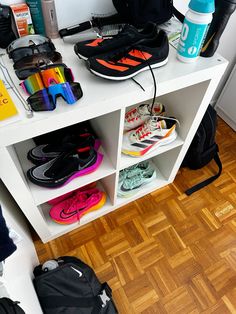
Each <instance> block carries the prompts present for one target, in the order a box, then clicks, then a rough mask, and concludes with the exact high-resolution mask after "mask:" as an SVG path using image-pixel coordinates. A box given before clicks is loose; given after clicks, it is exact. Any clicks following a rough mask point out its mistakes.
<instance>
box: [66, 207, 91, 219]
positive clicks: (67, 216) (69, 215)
mask: <svg viewBox="0 0 236 314" xmlns="http://www.w3.org/2000/svg"><path fill="white" fill-rule="evenodd" d="M86 207H87V206H84V207H82V208H79V209H78V210H74V211H73V212H68V213H67V212H65V211H64V209H63V210H62V211H61V212H60V217H61V219H68V218H70V217H73V216H74V215H77V213H78V212H80V211H81V210H84V209H85V208H86Z"/></svg>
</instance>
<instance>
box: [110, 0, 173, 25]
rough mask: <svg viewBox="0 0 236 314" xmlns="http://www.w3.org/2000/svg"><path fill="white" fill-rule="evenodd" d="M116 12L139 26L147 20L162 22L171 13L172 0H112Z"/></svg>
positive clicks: (168, 17)
mask: <svg viewBox="0 0 236 314" xmlns="http://www.w3.org/2000/svg"><path fill="white" fill-rule="evenodd" d="M112 2H113V4H114V6H115V8H116V10H117V12H118V14H119V15H120V16H121V17H123V18H124V19H125V20H126V21H127V22H128V23H130V24H133V25H134V26H137V27H140V26H143V25H144V24H145V23H147V22H154V23H156V24H162V23H164V22H166V21H168V20H169V19H170V18H171V16H172V15H173V1H172V0H112Z"/></svg>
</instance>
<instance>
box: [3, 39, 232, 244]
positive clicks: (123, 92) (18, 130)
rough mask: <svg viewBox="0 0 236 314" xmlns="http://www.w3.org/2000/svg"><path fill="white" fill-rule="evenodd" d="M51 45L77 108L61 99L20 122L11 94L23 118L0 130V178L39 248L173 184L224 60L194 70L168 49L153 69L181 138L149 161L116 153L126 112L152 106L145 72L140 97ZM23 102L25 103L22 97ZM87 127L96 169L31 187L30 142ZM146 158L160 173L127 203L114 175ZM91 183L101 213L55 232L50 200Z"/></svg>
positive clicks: (66, 48)
mask: <svg viewBox="0 0 236 314" xmlns="http://www.w3.org/2000/svg"><path fill="white" fill-rule="evenodd" d="M55 45H56V47H57V50H58V51H59V52H61V54H62V56H63V61H64V63H65V64H67V66H69V67H71V68H72V70H73V73H74V76H75V81H79V82H80V83H81V86H82V89H83V92H84V96H83V98H81V99H80V100H79V101H78V102H77V103H76V104H75V105H67V104H65V103H64V102H63V101H62V100H58V104H57V108H56V109H55V111H53V112H41V113H35V114H34V117H33V118H31V119H29V118H27V117H26V116H25V115H24V112H23V108H22V105H21V104H20V103H19V101H18V99H17V98H16V97H15V95H14V93H11V91H10V93H11V95H12V98H13V100H14V102H15V104H16V106H17V108H18V109H19V111H20V112H21V116H20V118H21V119H19V121H16V122H14V123H10V124H7V125H2V126H1V128H0V177H1V179H2V181H3V182H4V184H5V185H6V187H7V188H8V190H9V191H10V193H11V194H12V196H13V197H14V199H15V200H16V202H17V203H18V205H19V207H20V208H21V210H22V211H23V212H24V214H25V216H26V217H27V218H28V220H29V222H30V223H31V225H32V226H33V228H34V229H35V230H36V232H37V233H38V235H39V236H40V238H41V239H42V241H43V242H47V241H49V240H52V239H54V238H56V237H58V236H61V235H63V234H65V233H67V232H69V231H71V230H73V229H75V228H79V227H80V226H81V225H83V224H86V223H88V222H90V221H92V220H94V219H96V218H98V217H101V216H103V215H105V214H107V213H109V212H111V211H113V210H115V209H116V208H118V207H121V206H123V205H125V204H127V203H129V202H131V201H133V200H135V199H137V198H139V197H141V196H143V195H145V194H148V193H150V192H152V191H154V190H156V189H159V188H161V187H163V186H165V185H167V184H170V183H171V182H173V180H174V178H175V176H176V174H177V171H178V169H179V167H180V165H181V162H182V160H183V158H184V156H185V154H186V151H187V149H188V147H189V145H190V143H191V140H192V138H193V136H194V134H195V132H196V130H197V128H198V125H199V123H200V121H201V119H202V117H203V115H204V113H205V111H206V109H207V106H208V104H209V103H210V101H211V98H212V96H213V94H214V91H215V89H216V87H217V85H218V83H219V81H220V79H221V77H222V75H223V73H224V71H225V69H226V66H227V61H226V60H225V59H223V58H222V57H221V56H219V55H216V56H214V57H212V58H208V59H207V58H200V59H199V60H198V61H197V62H196V63H193V64H184V63H181V62H179V61H178V60H177V59H176V51H175V50H174V49H173V48H170V55H169V62H168V64H167V65H166V66H164V67H162V68H160V69H155V70H154V74H155V78H156V82H157V100H158V101H160V102H162V103H163V104H164V105H165V107H166V111H167V114H168V115H171V116H175V117H176V118H178V120H179V121H180V126H178V128H177V132H178V138H177V140H176V141H175V142H173V143H171V144H170V145H167V146H163V147H160V148H158V149H157V150H154V151H152V152H151V154H149V155H145V156H143V157H139V158H132V157H129V156H125V155H122V154H121V143H122V136H123V124H124V116H125V112H126V110H128V109H129V108H130V107H132V106H135V105H137V104H139V103H143V102H151V99H152V97H153V91H154V89H153V79H152V76H151V73H150V71H146V72H143V73H141V74H139V75H137V76H136V78H135V79H136V80H137V81H138V82H139V83H140V84H141V85H142V86H143V87H144V89H145V91H143V90H141V89H140V88H139V87H138V86H137V85H136V84H135V83H134V82H133V81H132V80H126V81H122V82H114V81H108V80H104V79H101V78H98V77H96V76H94V75H92V74H91V73H90V72H89V71H88V70H87V69H86V67H85V65H84V61H82V60H79V59H78V58H77V56H76V55H75V54H74V52H73V46H72V45H70V44H64V43H63V42H62V41H61V40H56V41H55ZM4 62H5V64H6V65H7V66H8V68H9V71H10V73H11V74H12V77H13V78H14V81H15V83H16V85H18V84H19V81H18V80H17V77H16V76H15V74H14V72H13V69H12V64H11V62H10V61H9V60H8V58H7V56H4ZM22 95H23V93H22ZM23 97H25V98H26V96H25V95H23ZM86 120H90V122H91V124H92V126H93V128H94V130H95V131H96V133H97V134H98V135H99V137H100V139H101V142H102V151H103V153H104V160H103V162H102V165H101V166H100V168H99V169H98V170H97V171H95V172H93V173H91V174H89V175H86V176H83V177H80V178H76V179H75V180H72V181H71V182H70V183H69V184H67V185H65V186H63V187H60V188H56V189H55V188H54V189H49V188H42V187H39V186H37V185H34V184H32V183H31V182H29V181H28V179H27V178H26V175H25V174H26V171H27V169H29V168H30V167H32V166H33V165H32V164H31V163H30V162H29V161H28V160H27V157H26V155H27V152H28V150H29V149H30V148H32V147H33V146H34V145H35V144H34V142H33V140H32V139H33V138H34V137H36V136H38V135H41V134H45V133H49V132H51V131H54V130H57V129H61V128H64V127H67V126H70V125H73V124H77V123H80V122H82V121H86ZM147 159H150V160H152V162H153V164H154V165H155V167H156V169H157V178H156V180H154V181H153V182H151V183H150V184H149V185H146V186H145V187H144V188H143V189H142V191H141V192H139V193H137V194H136V195H134V196H133V197H131V198H124V199H122V198H119V197H117V185H118V177H119V171H120V170H121V169H124V168H126V167H129V166H131V165H134V164H136V163H138V162H140V161H142V160H147ZM94 181H98V185H99V186H100V187H101V188H102V189H104V190H105V191H106V194H107V202H106V204H105V206H103V207H102V208H101V209H99V210H97V211H94V212H91V213H88V214H87V215H85V216H83V217H82V219H81V221H80V223H75V224H73V225H59V224H56V223H55V222H53V221H51V219H50V217H49V206H48V205H47V201H48V200H50V199H52V198H54V197H57V196H59V195H62V194H65V193H67V192H69V191H73V190H75V189H77V188H78V187H81V186H84V185H86V184H88V183H90V182H94Z"/></svg>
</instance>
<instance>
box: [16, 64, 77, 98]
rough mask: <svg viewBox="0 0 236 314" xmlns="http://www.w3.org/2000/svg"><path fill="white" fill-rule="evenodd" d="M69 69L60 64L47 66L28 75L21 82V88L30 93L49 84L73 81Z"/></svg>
mask: <svg viewBox="0 0 236 314" xmlns="http://www.w3.org/2000/svg"><path fill="white" fill-rule="evenodd" d="M73 79H74V77H73V74H72V72H71V69H69V68H67V67H65V66H63V65H61V66H57V67H53V68H49V69H46V70H43V71H40V72H38V73H35V74H33V75H31V76H30V77H28V78H27V79H26V80H24V82H22V83H21V86H22V88H23V89H24V90H25V91H26V92H27V93H28V94H30V95H32V94H34V93H36V92H37V91H39V90H41V89H43V88H45V87H50V86H51V85H55V84H61V83H65V82H73Z"/></svg>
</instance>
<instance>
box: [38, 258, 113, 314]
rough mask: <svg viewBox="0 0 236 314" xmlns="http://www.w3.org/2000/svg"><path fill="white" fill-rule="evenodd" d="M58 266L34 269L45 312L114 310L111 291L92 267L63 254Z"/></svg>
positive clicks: (108, 313)
mask: <svg viewBox="0 0 236 314" xmlns="http://www.w3.org/2000/svg"><path fill="white" fill-rule="evenodd" d="M55 261H56V262H57V263H58V267H57V268H55V269H52V270H49V271H47V272H45V271H44V270H43V267H42V265H39V266H37V267H36V268H35V269H34V275H35V279H34V286H35V290H36V293H37V295H38V298H39V302H40V304H41V307H42V309H43V312H44V313H45V314H59V313H60V314H61V313H63V314H117V313H118V311H117V309H116V307H115V304H114V302H113V300H112V293H111V292H112V291H111V288H110V287H109V286H108V284H107V283H103V284H101V283H100V282H99V280H98V278H97V277H96V275H95V273H94V271H93V270H92V268H91V267H89V266H88V265H87V264H85V263H83V262H82V261H81V260H79V259H78V258H76V257H72V256H62V257H59V258H58V259H56V260H55Z"/></svg>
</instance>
